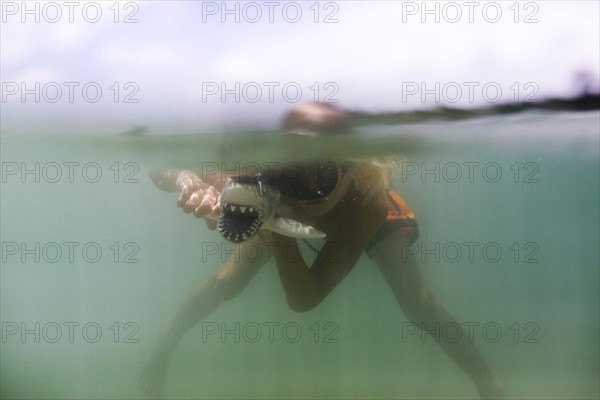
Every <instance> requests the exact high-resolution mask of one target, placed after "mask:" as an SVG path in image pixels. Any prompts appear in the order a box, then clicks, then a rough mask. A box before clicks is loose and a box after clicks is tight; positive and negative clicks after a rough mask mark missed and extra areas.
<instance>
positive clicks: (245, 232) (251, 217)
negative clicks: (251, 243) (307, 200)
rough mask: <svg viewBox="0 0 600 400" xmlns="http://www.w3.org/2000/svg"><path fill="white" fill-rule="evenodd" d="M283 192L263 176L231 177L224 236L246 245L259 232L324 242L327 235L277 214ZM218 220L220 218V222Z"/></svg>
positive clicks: (222, 221) (223, 203)
mask: <svg viewBox="0 0 600 400" xmlns="http://www.w3.org/2000/svg"><path fill="white" fill-rule="evenodd" d="M279 198H280V194H279V190H277V189H276V188H274V187H272V186H270V185H269V184H268V183H267V182H266V181H265V180H264V179H262V178H261V176H260V175H257V176H236V177H233V178H229V179H228V180H227V182H226V183H225V186H224V187H223V191H222V192H221V216H220V217H217V216H209V218H211V219H214V220H218V222H219V232H221V235H222V236H223V237H224V238H225V239H227V240H229V241H231V242H234V243H242V242H245V241H246V240H249V239H251V238H252V237H254V235H256V232H258V230H259V229H261V228H262V229H268V230H270V231H273V232H276V233H279V234H282V235H285V236H290V237H295V238H301V239H322V238H324V237H325V233H323V232H321V231H319V230H317V229H315V228H313V227H312V226H309V225H305V224H303V223H301V222H298V221H295V220H293V219H289V218H284V217H281V216H279V215H277V208H278V207H279ZM217 218H218V219H217Z"/></svg>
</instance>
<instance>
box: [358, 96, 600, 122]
mask: <svg viewBox="0 0 600 400" xmlns="http://www.w3.org/2000/svg"><path fill="white" fill-rule="evenodd" d="M529 110H543V111H593V110H600V95H599V94H588V93H586V94H582V95H580V96H577V97H574V98H570V99H560V98H551V99H547V100H542V101H538V102H523V103H512V104H499V105H496V106H492V107H481V108H473V109H464V108H452V107H438V108H435V109H431V110H423V111H399V112H390V113H368V112H362V111H348V114H349V115H350V118H351V121H352V125H355V126H356V125H372V124H384V125H396V124H410V123H416V122H422V121H431V120H445V121H453V120H462V119H468V118H475V117H484V116H491V115H503V114H514V113H518V112H522V111H529Z"/></svg>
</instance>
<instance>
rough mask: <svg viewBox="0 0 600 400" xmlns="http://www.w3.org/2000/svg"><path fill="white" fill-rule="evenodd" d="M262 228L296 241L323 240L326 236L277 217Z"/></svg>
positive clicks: (310, 228)
mask: <svg viewBox="0 0 600 400" xmlns="http://www.w3.org/2000/svg"><path fill="white" fill-rule="evenodd" d="M263 227H264V228H266V229H269V230H271V231H273V232H276V233H279V234H281V235H285V236H289V237H294V238H298V239H323V238H324V237H325V236H326V235H325V233H323V232H321V231H320V230H318V229H315V228H313V227H312V226H309V225H305V224H303V223H301V222H298V221H294V220H293V219H289V218H282V217H277V218H275V220H273V221H272V222H270V223H269V224H267V225H265V226H263Z"/></svg>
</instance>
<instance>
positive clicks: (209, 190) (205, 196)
mask: <svg viewBox="0 0 600 400" xmlns="http://www.w3.org/2000/svg"><path fill="white" fill-rule="evenodd" d="M176 187H177V190H179V192H180V193H179V199H178V200H177V205H178V206H179V207H181V208H183V212H185V213H186V214H189V213H194V216H195V217H197V218H205V219H206V225H207V226H208V228H209V229H215V228H216V227H217V223H216V221H214V219H218V218H215V217H218V216H219V215H220V214H221V211H220V199H221V194H220V193H219V191H218V190H217V189H215V187H214V186H211V185H209V184H208V183H206V182H204V181H203V180H202V179H200V177H199V176H198V175H197V174H195V173H194V172H191V171H183V172H182V173H180V174H179V176H178V177H177V182H176ZM210 216H212V217H213V219H209V217H210Z"/></svg>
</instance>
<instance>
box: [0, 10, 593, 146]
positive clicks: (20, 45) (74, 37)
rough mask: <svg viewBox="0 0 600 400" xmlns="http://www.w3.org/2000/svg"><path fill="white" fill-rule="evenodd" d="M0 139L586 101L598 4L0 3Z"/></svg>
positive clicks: (213, 129)
mask: <svg viewBox="0 0 600 400" xmlns="http://www.w3.org/2000/svg"><path fill="white" fill-rule="evenodd" d="M0 3H1V6H0V9H1V12H2V14H1V28H0V57H1V59H0V78H1V79H0V81H1V83H2V88H1V89H2V93H1V97H2V98H1V103H0V106H1V107H2V110H1V111H0V117H1V127H0V128H1V129H0V131H1V132H2V133H6V132H11V133H20V132H29V133H47V132H52V133H56V132H68V133H84V134H85V133H103V132H105V133H115V132H122V131H127V130H128V129H132V128H134V127H136V126H144V127H147V128H148V129H149V130H150V131H151V132H154V133H161V134H162V133H166V134H173V133H176V134H180V133H184V134H185V133H199V132H207V133H210V132H221V131H227V130H237V129H250V130H251V129H261V128H267V129H270V128H274V127H276V126H277V125H278V124H279V123H280V121H281V118H282V116H283V115H284V113H285V112H286V111H288V110H290V109H291V108H292V107H294V105H295V104H298V103H304V102H310V101H315V100H317V101H325V102H333V103H336V104H337V105H338V106H340V107H342V108H345V109H351V110H362V111H369V112H383V111H408V110H415V109H431V108H435V107H439V106H452V107H463V108H469V107H481V106H487V105H493V104H500V103H514V102H518V101H536V100H541V99H544V98H548V97H555V96H559V97H568V96H572V95H575V94H577V93H578V92H579V91H580V90H581V86H582V84H581V79H579V80H578V78H577V76H580V77H581V76H582V74H584V75H587V76H588V77H590V78H588V80H590V82H591V85H592V88H593V89H594V90H598V89H597V86H598V79H599V78H598V76H599V73H600V72H599V71H600V7H599V4H600V2H598V1H556V0H553V1H534V2H528V1H497V2H489V1H482V2H479V1H457V2H447V1H427V2H422V1H419V2H411V1H408V2H406V1H368V2H367V1H336V2H328V1H320V2H317V1H298V2H287V1H264V2H263V1H256V2H247V1H246V2H238V1H229V2H222V1H218V2H201V1H169V2H167V1H119V2H117V1H114V0H112V1H95V2H79V1H74V2H68V1H56V2H46V1H44V2H39V1H27V2H22V1H1V2H0Z"/></svg>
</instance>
